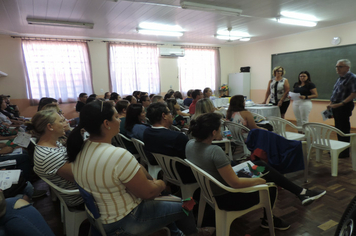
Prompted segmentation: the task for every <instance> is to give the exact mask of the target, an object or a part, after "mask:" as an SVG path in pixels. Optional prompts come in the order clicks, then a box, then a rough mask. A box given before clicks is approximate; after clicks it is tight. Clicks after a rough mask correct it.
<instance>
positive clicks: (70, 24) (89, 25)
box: [26, 18, 94, 29]
mask: <svg viewBox="0 0 356 236" xmlns="http://www.w3.org/2000/svg"><path fill="white" fill-rule="evenodd" d="M26 20H27V23H28V24H30V25H45V26H59V27H72V28H85V29H93V27H94V24H93V23H84V22H72V21H60V20H45V19H35V18H27V19H26Z"/></svg>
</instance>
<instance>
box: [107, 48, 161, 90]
mask: <svg viewBox="0 0 356 236" xmlns="http://www.w3.org/2000/svg"><path fill="white" fill-rule="evenodd" d="M109 54H110V62H109V66H110V83H111V89H112V91H113V92H117V93H118V94H120V95H122V96H124V95H129V94H130V95H131V94H132V92H133V91H136V90H137V91H144V92H148V93H159V92H160V77H159V68H158V48H157V45H140V44H118V43H110V44H109Z"/></svg>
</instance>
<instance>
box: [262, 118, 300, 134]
mask: <svg viewBox="0 0 356 236" xmlns="http://www.w3.org/2000/svg"><path fill="white" fill-rule="evenodd" d="M267 119H268V121H269V123H270V125H272V126H273V132H274V133H276V134H278V135H281V136H283V137H285V138H287V134H286V126H287V125H289V126H291V127H292V128H294V129H297V130H301V127H297V126H295V125H294V124H293V123H291V122H289V121H288V120H285V119H282V118H280V117H276V116H269V117H267Z"/></svg>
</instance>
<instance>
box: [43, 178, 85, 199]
mask: <svg viewBox="0 0 356 236" xmlns="http://www.w3.org/2000/svg"><path fill="white" fill-rule="evenodd" d="M39 177H40V178H41V179H42V180H43V181H44V182H46V183H47V184H48V185H49V186H50V187H51V188H53V189H54V190H56V191H57V192H60V193H63V194H67V195H79V194H80V193H79V190H78V189H64V188H61V187H58V186H57V185H55V184H54V183H52V182H51V181H50V180H49V179H47V178H46V177H43V176H39Z"/></svg>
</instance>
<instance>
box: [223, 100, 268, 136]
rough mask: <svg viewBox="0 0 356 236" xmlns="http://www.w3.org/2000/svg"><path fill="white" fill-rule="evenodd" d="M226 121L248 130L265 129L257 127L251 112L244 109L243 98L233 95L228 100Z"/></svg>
mask: <svg viewBox="0 0 356 236" xmlns="http://www.w3.org/2000/svg"><path fill="white" fill-rule="evenodd" d="M226 120H228V121H232V122H235V123H238V124H242V125H244V126H246V127H247V128H249V129H265V128H262V127H259V126H257V125H256V123H255V120H254V118H253V115H252V114H251V112H249V111H248V110H246V109H245V98H244V96H242V95H235V96H233V97H232V98H231V99H230V105H229V109H228V110H227V114H226ZM265 130H266V129H265Z"/></svg>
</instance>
